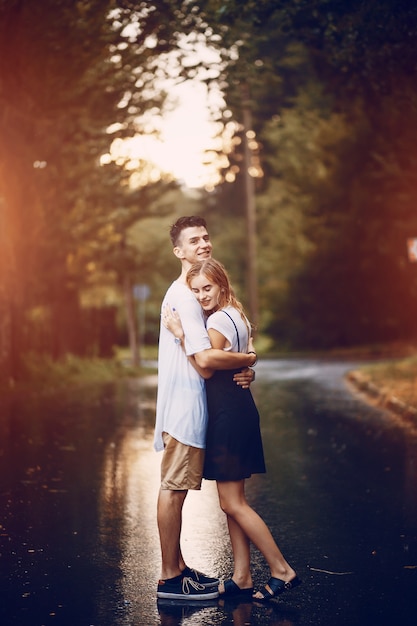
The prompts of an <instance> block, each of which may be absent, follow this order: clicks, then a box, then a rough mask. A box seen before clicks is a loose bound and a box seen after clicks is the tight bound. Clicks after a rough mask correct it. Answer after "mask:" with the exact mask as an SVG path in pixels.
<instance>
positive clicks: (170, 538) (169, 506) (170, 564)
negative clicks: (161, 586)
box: [157, 489, 188, 580]
mask: <svg viewBox="0 0 417 626" xmlns="http://www.w3.org/2000/svg"><path fill="white" fill-rule="evenodd" d="M187 493H188V492H187V491H186V490H184V491H182V490H181V491H176V490H172V489H160V490H159V497H158V508H157V518H158V529H159V540H160V543H161V556H162V567H161V579H162V580H167V579H169V578H174V577H175V576H179V574H181V569H180V564H181V563H183V559H182V554H181V549H180V536H181V525H182V507H183V505H184V501H185V498H186V496H187Z"/></svg>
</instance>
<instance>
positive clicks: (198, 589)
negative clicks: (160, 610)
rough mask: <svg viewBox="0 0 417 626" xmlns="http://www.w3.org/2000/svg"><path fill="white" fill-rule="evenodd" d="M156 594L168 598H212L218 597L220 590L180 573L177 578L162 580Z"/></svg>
mask: <svg viewBox="0 0 417 626" xmlns="http://www.w3.org/2000/svg"><path fill="white" fill-rule="evenodd" d="M156 596H157V598H165V599H168V600H177V599H178V600H211V599H214V598H217V597H218V596H219V592H218V590H217V589H214V588H213V587H205V586H204V585H202V584H201V583H199V582H197V581H196V580H194V579H193V578H190V577H189V576H184V575H183V574H180V575H179V576H175V578H168V579H167V580H160V581H159V582H158V589H157V592H156Z"/></svg>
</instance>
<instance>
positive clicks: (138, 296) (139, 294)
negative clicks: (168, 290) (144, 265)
mask: <svg viewBox="0 0 417 626" xmlns="http://www.w3.org/2000/svg"><path fill="white" fill-rule="evenodd" d="M150 293H151V289H150V287H149V285H134V286H133V297H134V298H135V300H137V301H138V303H139V305H138V326H139V333H138V336H139V350H140V347H141V346H143V345H145V302H146V300H147V299H148V298H149V295H150ZM139 362H141V359H140V358H139Z"/></svg>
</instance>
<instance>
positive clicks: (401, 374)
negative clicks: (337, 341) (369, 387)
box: [359, 356, 417, 408]
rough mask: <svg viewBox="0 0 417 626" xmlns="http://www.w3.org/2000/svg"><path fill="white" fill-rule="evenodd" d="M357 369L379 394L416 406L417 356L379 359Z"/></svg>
mask: <svg viewBox="0 0 417 626" xmlns="http://www.w3.org/2000/svg"><path fill="white" fill-rule="evenodd" d="M359 371H360V373H361V375H362V376H363V377H365V379H366V380H367V381H369V382H371V383H372V384H374V385H375V386H376V387H377V388H378V390H379V392H380V393H381V394H383V395H386V396H394V397H396V398H398V400H400V401H401V402H405V403H406V404H408V405H410V406H413V407H416V408H417V356H410V357H405V358H402V359H393V360H389V361H380V362H378V363H374V364H371V365H366V366H363V367H361V368H360V370H359Z"/></svg>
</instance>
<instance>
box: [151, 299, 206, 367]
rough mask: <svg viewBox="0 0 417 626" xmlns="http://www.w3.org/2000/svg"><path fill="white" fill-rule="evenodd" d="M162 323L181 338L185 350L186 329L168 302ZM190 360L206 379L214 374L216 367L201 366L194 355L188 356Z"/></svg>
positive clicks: (175, 335)
mask: <svg viewBox="0 0 417 626" xmlns="http://www.w3.org/2000/svg"><path fill="white" fill-rule="evenodd" d="M162 323H163V325H164V326H165V328H167V329H168V330H169V331H170V332H171V333H172V334H173V335H174V337H175V338H176V339H179V340H180V342H181V347H182V349H183V350H184V352H185V346H184V337H185V335H184V329H183V327H182V324H181V319H180V316H179V315H178V312H177V311H176V310H175V309H171V307H170V306H169V305H168V304H167V305H166V306H165V307H164V310H163V312H162ZM187 358H188V360H189V361H190V363H191V365H192V366H193V368H194V369H195V370H196V371H197V372H198V373H199V374H200V376H201V377H202V378H204V379H207V378H211V377H212V376H213V374H214V369H211V368H209V367H200V365H198V363H197V361H196V360H195V357H194V355H193V356H188V357H187Z"/></svg>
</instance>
